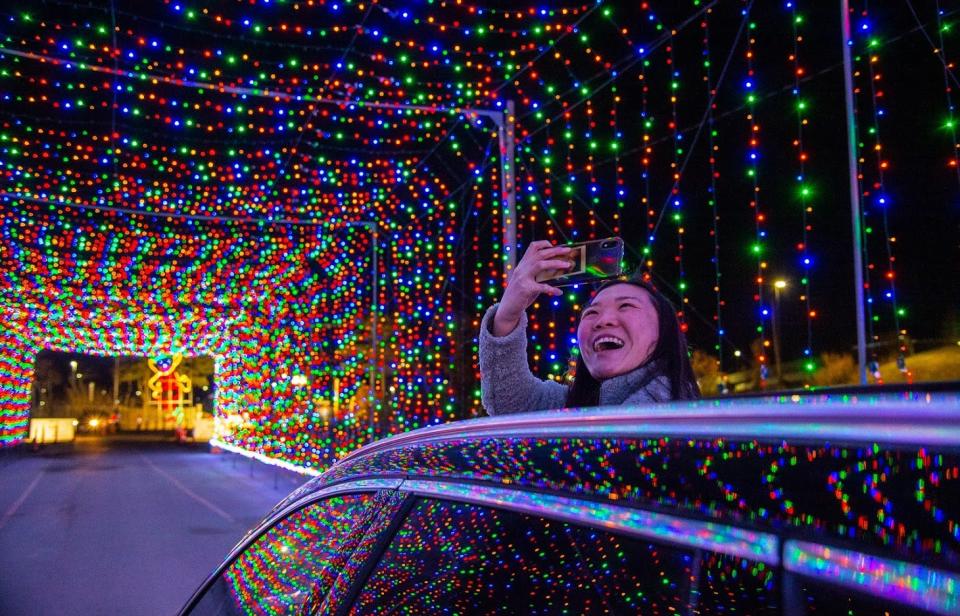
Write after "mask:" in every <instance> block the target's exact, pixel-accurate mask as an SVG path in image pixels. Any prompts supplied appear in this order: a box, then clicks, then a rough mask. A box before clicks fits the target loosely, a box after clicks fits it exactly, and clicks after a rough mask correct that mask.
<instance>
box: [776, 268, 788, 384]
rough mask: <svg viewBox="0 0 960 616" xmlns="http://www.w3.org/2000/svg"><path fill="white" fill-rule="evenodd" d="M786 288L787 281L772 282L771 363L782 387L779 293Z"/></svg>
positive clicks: (780, 279)
mask: <svg viewBox="0 0 960 616" xmlns="http://www.w3.org/2000/svg"><path fill="white" fill-rule="evenodd" d="M786 288H787V281H786V280H784V279H782V278H778V279H777V280H774V281H773V361H774V364H775V366H776V370H777V384H778V385H780V386H783V368H782V367H781V364H780V292H781V291H783V290H784V289H786Z"/></svg>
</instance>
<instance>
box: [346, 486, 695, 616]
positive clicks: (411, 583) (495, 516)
mask: <svg viewBox="0 0 960 616" xmlns="http://www.w3.org/2000/svg"><path fill="white" fill-rule="evenodd" d="M695 558H696V554H695V553H694V551H693V550H684V549H678V548H672V547H667V546H663V545H656V544H653V543H650V542H648V541H642V540H638V539H633V538H629V537H623V536H619V535H615V534H612V533H608V532H604V531H601V530H597V529H594V528H587V527H581V526H575V525H572V524H567V523H563V522H557V521H553V520H548V519H545V518H539V517H534V516H530V515H525V514H520V513H515V512H510V511H504V510H498V509H491V508H487V507H482V506H478V505H472V504H467V503H459V502H452V501H441V500H420V501H419V502H418V503H417V504H416V505H415V506H414V508H413V509H412V510H411V512H410V514H409V516H408V517H407V519H406V520H405V521H404V523H403V524H402V525H401V527H400V528H399V529H398V531H397V534H396V536H395V537H394V539H393V541H392V542H391V544H390V545H389V546H388V547H387V549H386V551H385V553H384V555H383V557H382V558H381V561H380V562H379V563H378V565H377V567H376V568H375V569H374V571H373V572H372V574H371V575H370V578H369V579H368V580H367V582H366V584H365V586H364V588H363V589H362V591H361V593H360V595H359V596H358V598H357V601H356V602H355V603H354V605H353V607H352V612H351V613H353V614H370V613H378V612H379V611H382V610H384V609H387V608H388V607H389V610H390V611H391V613H397V614H423V613H438V612H439V611H443V612H444V613H469V614H498V613H499V614H516V613H525V614H557V613H567V614H581V613H590V612H598V613H602V612H607V613H615V614H622V613H646V614H657V613H662V614H668V613H675V612H673V610H677V609H679V608H680V607H681V606H685V605H687V604H688V602H689V600H690V589H691V586H690V578H691V574H692V573H693V571H694V566H693V563H694V562H695Z"/></svg>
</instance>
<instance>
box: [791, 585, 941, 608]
mask: <svg viewBox="0 0 960 616" xmlns="http://www.w3.org/2000/svg"><path fill="white" fill-rule="evenodd" d="M800 591H801V594H800V596H799V597H798V598H799V600H800V601H802V602H803V605H804V607H805V611H804V612H798V613H802V614H810V615H814V614H824V615H830V614H882V615H886V616H921V615H924V614H926V615H929V614H930V613H931V612H929V611H927V610H924V609H922V608H919V607H911V606H908V605H905V604H903V603H898V602H894V601H891V599H890V598H885V597H876V596H872V595H869V594H866V593H862V592H857V591H855V590H852V589H849V588H843V587H840V586H834V585H832V584H827V583H824V582H820V581H815V580H802V581H801V582H800ZM940 613H944V614H946V613H953V612H940Z"/></svg>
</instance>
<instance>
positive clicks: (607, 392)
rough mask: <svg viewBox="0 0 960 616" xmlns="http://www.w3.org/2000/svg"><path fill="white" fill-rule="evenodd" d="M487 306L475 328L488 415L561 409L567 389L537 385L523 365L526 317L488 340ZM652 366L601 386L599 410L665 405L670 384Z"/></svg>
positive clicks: (553, 383) (552, 384) (490, 315)
mask: <svg viewBox="0 0 960 616" xmlns="http://www.w3.org/2000/svg"><path fill="white" fill-rule="evenodd" d="M496 311H497V305H496V304H494V305H493V306H491V307H490V308H489V309H488V310H487V312H486V314H484V315H483V321H482V322H481V324H480V389H481V393H482V400H483V407H484V408H485V409H486V410H487V413H488V414H490V415H504V414H507V413H522V412H525V411H540V410H545V409H559V408H563V406H564V404H565V403H566V400H567V390H568V389H569V387H568V386H567V385H563V384H561V383H557V382H556V381H544V380H541V379H538V378H537V377H536V376H534V375H533V373H532V372H531V371H530V365H529V362H528V359H527V316H526V314H524V315H523V316H522V317H521V318H520V325H518V326H517V328H516V329H514V330H513V331H512V332H510V333H509V334H507V335H506V336H502V337H497V336H494V335H493V332H492V329H491V328H492V326H493V315H494V314H495V313H496ZM654 369H655V368H654V366H653V365H651V364H644V365H643V366H640V367H639V368H637V369H635V370H633V371H632V372H628V373H626V374H622V375H620V376H616V377H613V378H612V379H607V380H605V381H603V382H602V383H601V384H600V405H601V406H610V405H619V404H623V405H633V404H646V403H650V402H663V401H666V400H670V399H671V398H670V379H669V378H667V377H666V376H665V375H662V374H661V375H658V376H653V375H652V374H651V373H652V372H653V371H654Z"/></svg>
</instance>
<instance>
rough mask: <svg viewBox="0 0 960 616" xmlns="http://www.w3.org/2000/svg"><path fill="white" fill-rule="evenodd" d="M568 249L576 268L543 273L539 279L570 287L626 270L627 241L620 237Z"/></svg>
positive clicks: (551, 283)
mask: <svg viewBox="0 0 960 616" xmlns="http://www.w3.org/2000/svg"><path fill="white" fill-rule="evenodd" d="M568 248H569V249H570V259H571V260H572V261H573V267H572V268H570V269H569V270H566V271H558V272H556V273H555V274H551V273H549V272H548V273H547V275H543V274H541V275H540V276H539V277H537V282H545V283H547V284H548V285H551V286H554V287H566V286H570V285H572V284H582V283H585V282H593V281H596V280H603V279H605V278H614V277H616V276H619V275H620V274H621V272H622V271H623V240H622V239H621V238H619V237H608V238H606V239H602V240H591V241H589V242H581V243H579V244H570V245H569V246H568Z"/></svg>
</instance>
